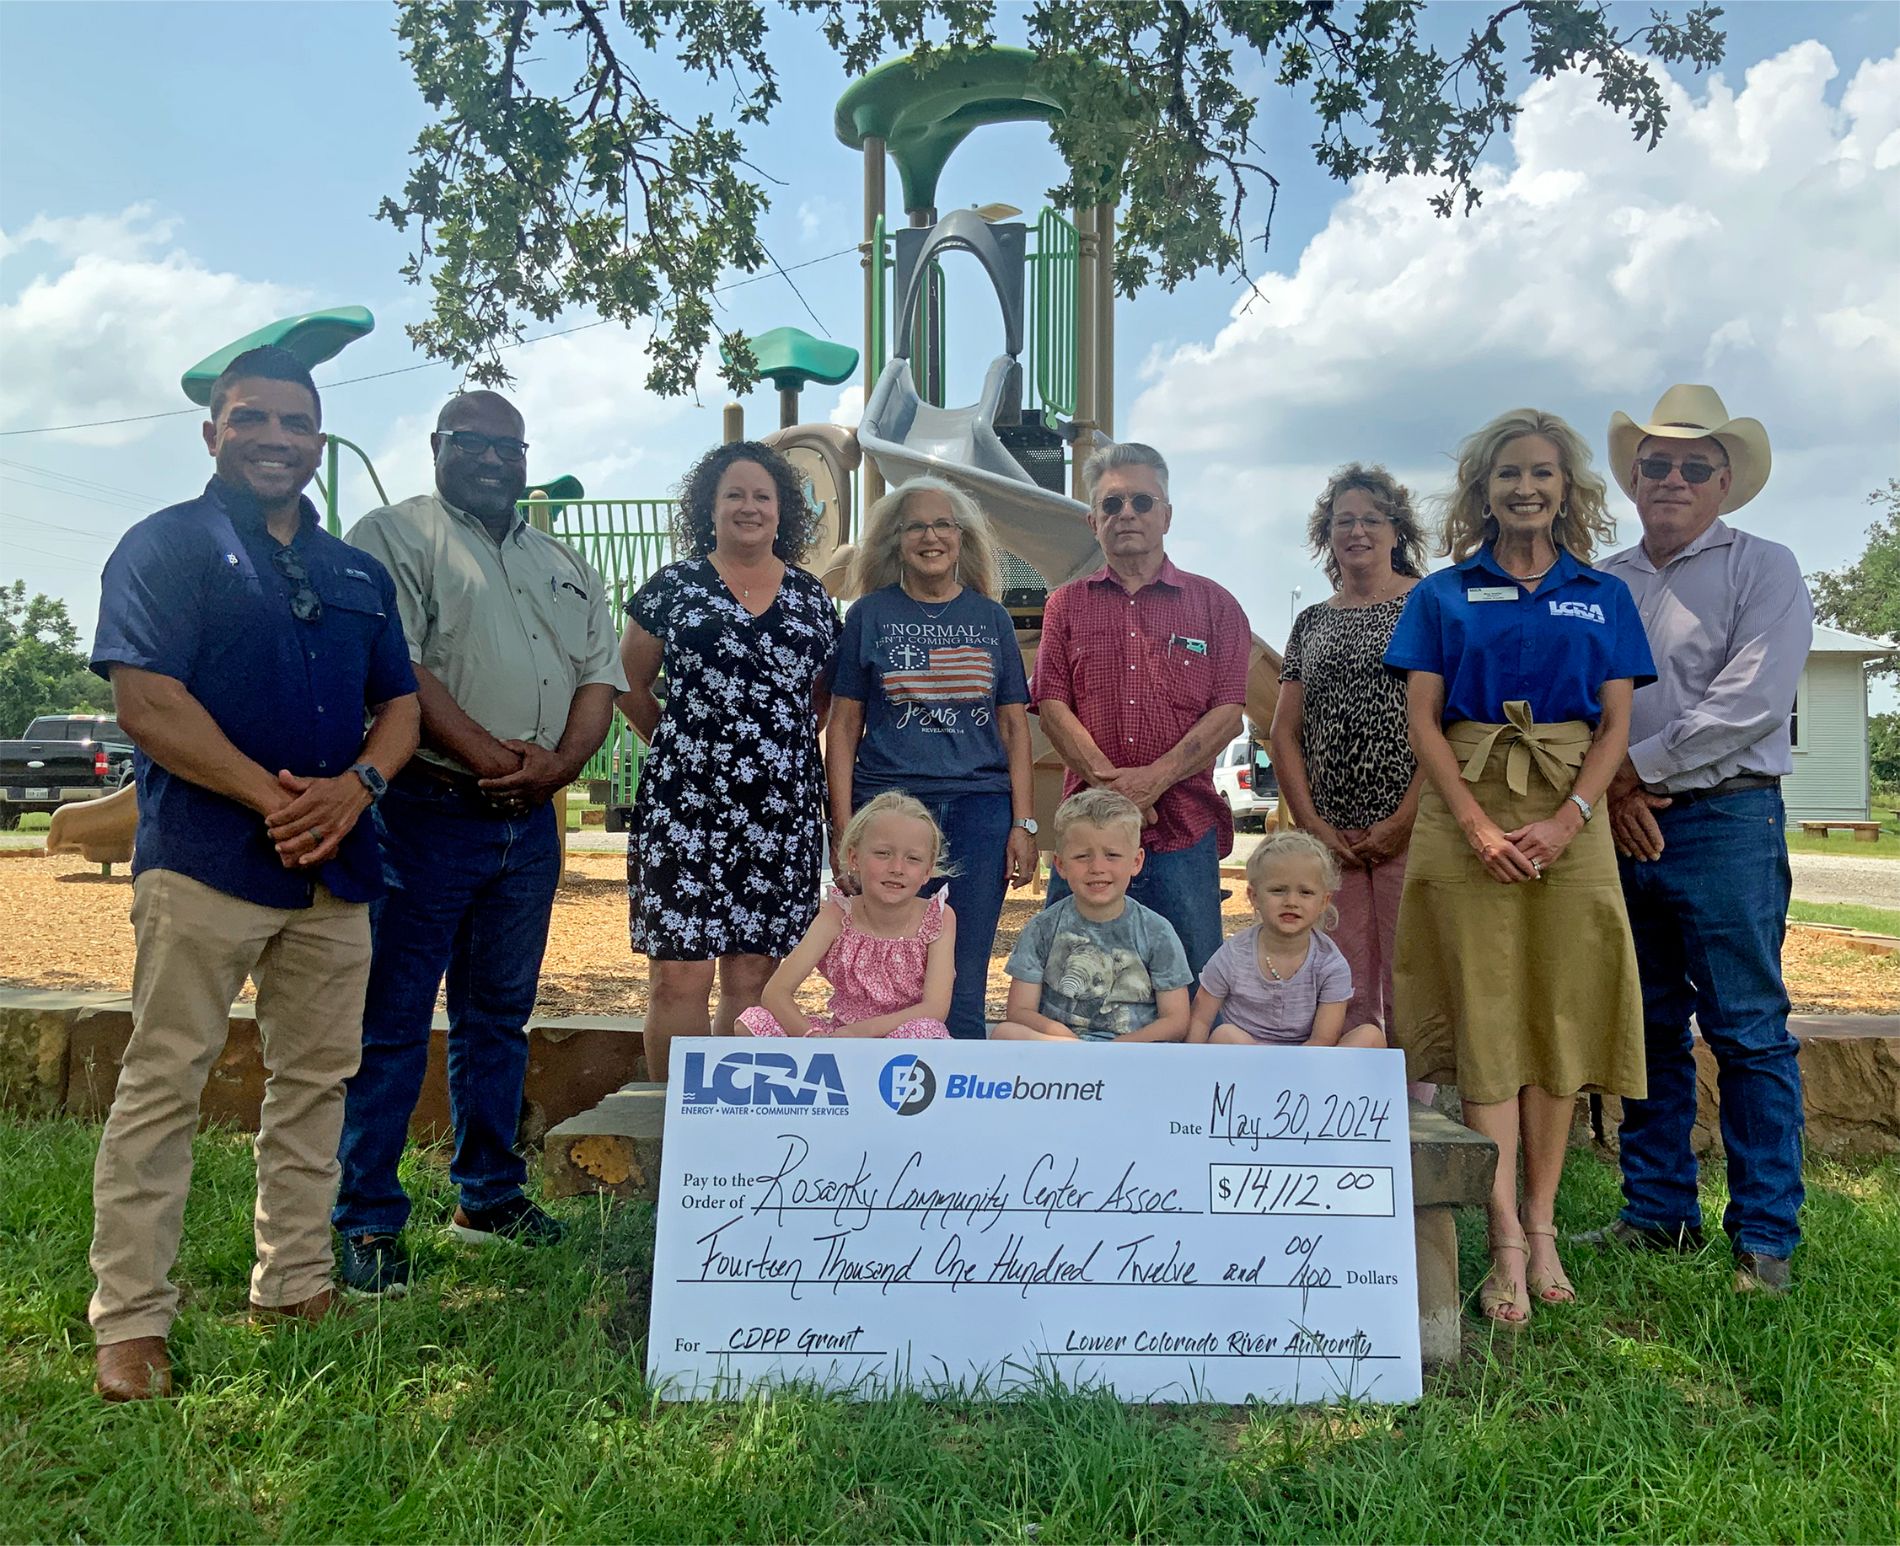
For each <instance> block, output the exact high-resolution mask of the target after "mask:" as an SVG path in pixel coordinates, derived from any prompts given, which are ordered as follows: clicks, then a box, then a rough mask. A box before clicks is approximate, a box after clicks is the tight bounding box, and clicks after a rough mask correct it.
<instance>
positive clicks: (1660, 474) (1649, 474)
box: [1636, 456, 1722, 483]
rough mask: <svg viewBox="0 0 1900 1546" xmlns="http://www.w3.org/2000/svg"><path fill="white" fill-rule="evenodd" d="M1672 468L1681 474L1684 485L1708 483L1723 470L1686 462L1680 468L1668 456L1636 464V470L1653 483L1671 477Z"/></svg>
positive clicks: (1656, 457) (1650, 457)
mask: <svg viewBox="0 0 1900 1546" xmlns="http://www.w3.org/2000/svg"><path fill="white" fill-rule="evenodd" d="M1671 468H1676V470H1677V471H1679V472H1681V474H1682V481H1683V482H1684V483H1707V482H1708V481H1709V479H1711V478H1713V477H1714V476H1715V475H1716V474H1717V473H1718V472H1720V471H1721V470H1722V469H1721V468H1720V467H1711V466H1710V465H1709V464H1708V463H1707V462H1684V463H1682V465H1681V466H1680V467H1679V468H1678V467H1676V463H1674V462H1672V461H1670V460H1669V458H1668V457H1666V456H1645V457H1644V458H1643V459H1642V460H1641V461H1639V462H1638V463H1637V464H1636V470H1637V471H1638V472H1640V473H1641V474H1642V475H1643V476H1644V477H1645V478H1647V479H1649V481H1650V482H1651V483H1661V482H1662V481H1663V479H1665V478H1667V477H1668V476H1669V472H1670V469H1671Z"/></svg>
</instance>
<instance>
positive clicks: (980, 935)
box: [924, 794, 1010, 1041]
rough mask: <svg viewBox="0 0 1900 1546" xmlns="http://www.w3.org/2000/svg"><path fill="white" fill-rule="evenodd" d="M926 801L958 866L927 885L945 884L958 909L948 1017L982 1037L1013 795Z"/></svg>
mask: <svg viewBox="0 0 1900 1546" xmlns="http://www.w3.org/2000/svg"><path fill="white" fill-rule="evenodd" d="M924 804H925V805H926V806H928V807H929V809H930V814H931V815H932V816H934V817H935V818H936V821H937V825H938V826H939V827H941V828H943V835H944V843H945V851H944V858H945V860H946V862H948V863H950V864H953V865H955V866H956V870H957V873H956V874H954V875H952V876H951V877H950V879H949V880H948V881H933V882H932V883H931V884H930V885H928V886H926V887H924V894H925V895H926V896H928V895H930V894H931V893H932V892H934V891H936V890H937V889H938V888H939V887H941V886H945V885H947V886H948V887H949V888H950V910H951V911H952V912H953V913H955V914H956V915H957V950H956V961H957V985H956V987H955V988H954V989H953V990H952V991H951V994H950V1018H949V1019H948V1020H947V1021H946V1022H945V1023H946V1024H947V1025H948V1026H949V1027H950V1034H951V1035H952V1036H955V1037H959V1038H960V1039H962V1040H964V1041H981V1040H983V1038H984V1037H986V1036H987V1035H989V1024H988V1021H987V1018H986V1016H985V1014H984V1002H985V1000H986V998H987V996H988V989H989V977H990V947H991V946H993V945H994V944H995V943H996V920H997V919H999V918H1001V917H1002V916H1003V895H1004V893H1005V892H1006V891H1007V890H1008V889H1009V832H1010V814H1009V813H1010V799H1009V796H1008V795H1007V794H958V795H949V796H947V797H945V798H944V799H941V800H925V801H924Z"/></svg>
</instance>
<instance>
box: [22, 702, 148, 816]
mask: <svg viewBox="0 0 1900 1546" xmlns="http://www.w3.org/2000/svg"><path fill="white" fill-rule="evenodd" d="M131 779H132V743H131V741H130V740H128V739H127V738H126V735H125V732H124V731H122V730H121V729H120V728H119V725H118V721H116V720H112V719H107V718H106V717H105V716H103V715H99V714H42V715H40V716H39V718H37V719H35V720H34V721H33V723H32V724H30V725H28V726H27V727H26V734H25V735H24V736H22V737H21V738H20V739H19V740H17V741H0V829H3V828H10V827H15V826H18V825H19V821H20V817H21V815H22V813H24V812H26V811H51V810H56V809H57V808H58V807H60V806H62V805H70V804H72V803H73V802H74V801H76V800H97V799H100V798H101V797H102V796H105V795H109V794H112V793H113V792H114V791H115V790H118V789H121V788H123V787H124V786H125V785H126V784H128V783H129V782H131Z"/></svg>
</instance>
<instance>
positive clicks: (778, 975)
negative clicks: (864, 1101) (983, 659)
mask: <svg viewBox="0 0 1900 1546" xmlns="http://www.w3.org/2000/svg"><path fill="white" fill-rule="evenodd" d="M839 846H840V847H841V849H842V850H843V853H844V870H845V873H846V875H847V876H848V878H849V880H850V883H851V885H852V887H853V888H854V889H855V890H856V892H857V895H856V896H847V895H846V894H845V893H844V892H843V891H833V892H832V893H831V895H830V896H829V897H827V898H826V899H825V904H824V906H822V907H821V908H819V909H818V917H817V919H816V921H814V922H813V924H812V926H811V927H810V928H809V929H807V930H806V931H805V937H804V938H803V939H802V940H800V941H799V942H798V948H797V949H795V950H794V951H793V952H792V953H791V954H790V955H788V956H787V957H786V958H785V959H784V960H783V961H781V962H780V963H779V968H778V970H777V971H775V972H774V973H773V974H772V980H771V981H770V982H768V983H767V984H766V985H765V994H764V997H763V998H762V1000H761V1001H760V1003H759V1004H758V1005H757V1006H756V1007H755V1008H752V1009H748V1010H746V1011H745V1012H744V1013H743V1014H741V1015H740V1016H739V1024H740V1025H741V1026H742V1027H743V1028H744V1029H745V1030H746V1031H747V1032H748V1033H749V1034H751V1035H753V1036H903V1037H909V1038H912V1039H932V1040H935V1039H941V1038H945V1037H948V1036H949V1034H950V1031H949V1028H948V1027H947V1026H945V1024H944V1023H943V1017H944V1016H945V1015H946V1014H948V1013H949V1011H950V989H951V987H952V985H953V984H954V982H955V978H956V935H957V920H956V915H955V914H954V913H952V912H951V911H950V908H949V906H948V904H946V903H945V901H944V897H943V893H942V892H939V893H938V894H937V895H936V896H934V897H931V898H930V899H929V900H928V901H926V900H925V899H924V898H922V897H920V896H919V895H918V894H917V893H918V891H919V890H921V889H922V888H923V886H924V884H925V882H927V881H928V880H929V879H930V878H931V877H932V876H933V875H936V874H938V873H940V871H939V868H938V860H939V858H940V857H941V855H942V853H943V833H941V832H940V831H938V829H937V824H936V822H934V821H932V820H931V819H930V812H929V811H927V810H925V809H924V807H923V806H922V805H921V804H920V803H919V802H918V801H916V800H913V799H912V798H911V797H910V796H909V795H907V794H898V793H895V792H893V793H889V794H881V795H879V796H878V797H877V798H876V799H874V800H871V801H868V802H867V803H866V804H865V805H864V807H863V808H862V809H861V810H859V812H858V813H857V814H856V815H855V816H853V817H852V818H851V822H850V824H849V825H848V826H847V827H846V828H845V829H844V838H843V840H842V842H841V843H840V845H839ZM814 970H816V971H817V972H818V974H819V975H820V976H821V977H823V978H824V979H825V981H827V982H828V983H830V984H831V1007H830V1008H829V1009H828V1010H827V1011H826V1012H825V1013H824V1014H819V1015H807V1014H806V1013H805V1012H804V1011H803V1010H801V1009H800V1008H799V1007H798V1004H797V1002H796V999H795V997H794V995H795V994H796V993H797V992H798V990H799V988H800V987H802V986H803V985H804V982H805V979H806V978H807V977H809V976H810V975H811V974H812V972H813V971H814Z"/></svg>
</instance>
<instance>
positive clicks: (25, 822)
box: [14, 811, 53, 832]
mask: <svg viewBox="0 0 1900 1546" xmlns="http://www.w3.org/2000/svg"><path fill="white" fill-rule="evenodd" d="M52 824H53V813H52V812H51V811H21V812H20V819H19V821H18V822H17V823H16V824H15V827H14V830H15V831H18V832H44V831H45V830H46V829H47V828H48V827H50V826H52Z"/></svg>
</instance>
